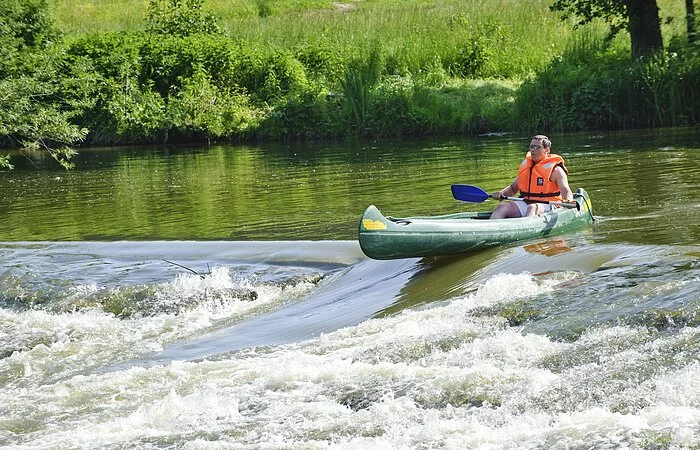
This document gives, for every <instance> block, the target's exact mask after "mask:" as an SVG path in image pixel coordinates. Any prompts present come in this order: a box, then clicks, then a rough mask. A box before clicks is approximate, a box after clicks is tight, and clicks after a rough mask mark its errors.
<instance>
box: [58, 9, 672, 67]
mask: <svg viewBox="0 0 700 450" xmlns="http://www.w3.org/2000/svg"><path fill="white" fill-rule="evenodd" d="M56 1H57V5H56V9H55V14H56V20H57V24H58V26H59V27H60V28H61V29H62V30H64V31H65V33H66V34H67V35H68V36H71V35H79V34H83V33H89V32H103V31H136V30H142V29H143V28H144V17H145V14H146V10H147V7H148V1H147V0H125V1H120V2H114V1H110V0H56ZM551 3H552V0H444V1H437V0H345V1H342V2H333V1H329V0H235V1H232V0H207V1H206V2H205V4H204V7H205V9H207V10H209V11H211V12H212V13H214V14H215V15H216V16H217V17H219V18H220V25H221V26H222V28H223V30H224V31H225V33H227V34H228V35H229V36H230V37H232V38H234V39H240V40H242V41H245V42H247V43H249V44H255V45H257V46H263V47H272V48H279V49H292V50H296V49H298V48H303V47H304V46H307V45H314V46H317V45H319V44H321V45H322V46H325V47H327V48H333V49H335V50H336V51H338V52H340V53H341V56H342V57H343V59H346V58H347V57H349V56H351V55H353V54H354V55H367V54H369V53H370V52H371V50H372V48H373V47H374V46H375V45H376V43H378V42H379V43H381V44H382V46H383V47H384V49H385V51H386V52H387V53H388V62H389V64H391V63H392V61H393V64H394V65H395V66H396V69H397V70H398V71H401V70H404V71H405V70H409V71H411V72H412V73H414V74H416V73H418V72H419V71H421V70H424V68H426V67H431V65H434V63H435V62H436V61H446V60H447V61H455V63H456V66H458V67H459V66H460V63H459V62H460V60H464V59H467V60H469V59H470V58H473V57H474V51H475V50H474V48H472V47H474V46H475V45H476V46H481V47H482V48H483V49H485V51H484V52H481V53H477V56H479V57H480V58H483V60H484V61H483V64H482V65H481V67H480V68H479V70H478V71H477V72H475V73H468V74H467V75H469V77H476V78H493V77H497V78H522V77H524V76H526V75H528V74H531V73H533V71H534V70H535V69H536V68H541V67H544V66H545V65H546V64H547V63H548V62H549V61H550V60H551V59H552V58H553V57H554V56H556V55H560V54H562V53H563V52H564V51H565V49H566V48H567V46H570V45H571V42H572V40H573V39H574V38H575V35H576V34H577V33H576V32H574V31H573V30H572V23H571V22H562V21H561V20H559V16H558V15H557V14H555V13H552V12H550V11H549V9H548V7H549V5H550V4H551ZM659 4H660V6H661V17H662V21H663V22H664V23H665V25H664V36H665V40H666V41H668V40H670V39H671V37H672V36H674V35H679V34H682V30H683V28H684V26H685V25H684V22H683V17H684V1H683V0H660V2H659ZM669 18H670V19H669ZM589 28H591V29H593V30H594V33H595V34H596V35H598V36H603V35H604V33H605V27H603V26H600V25H598V26H593V27H589ZM589 32H590V31H589ZM621 41H622V42H621V43H620V45H623V46H624V45H628V44H627V42H625V40H624V38H623V39H621ZM478 50H479V49H476V51H477V52H478ZM458 75H464V74H458Z"/></svg>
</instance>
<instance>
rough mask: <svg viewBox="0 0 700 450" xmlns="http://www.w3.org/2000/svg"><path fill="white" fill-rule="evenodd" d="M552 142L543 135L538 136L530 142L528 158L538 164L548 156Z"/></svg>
mask: <svg viewBox="0 0 700 450" xmlns="http://www.w3.org/2000/svg"><path fill="white" fill-rule="evenodd" d="M551 147H552V141H550V140H549V138H548V137H547V136H545V135H544V134H538V135H536V136H533V137H532V140H530V156H531V157H532V159H533V160H534V161H535V162H539V161H541V160H543V159H544V158H546V157H547V155H549V151H550V148H551Z"/></svg>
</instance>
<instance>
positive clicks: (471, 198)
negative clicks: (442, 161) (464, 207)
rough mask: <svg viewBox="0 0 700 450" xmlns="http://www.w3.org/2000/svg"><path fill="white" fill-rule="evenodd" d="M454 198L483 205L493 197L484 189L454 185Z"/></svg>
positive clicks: (466, 185)
mask: <svg viewBox="0 0 700 450" xmlns="http://www.w3.org/2000/svg"><path fill="white" fill-rule="evenodd" d="M452 196H453V197H454V198H456V199H457V200H461V201H463V202H472V203H481V202H483V201H485V200H487V199H489V198H490V197H491V196H490V195H489V194H488V193H487V192H486V191H485V190H483V189H481V188H479V187H476V186H469V185H468V184H453V185H452Z"/></svg>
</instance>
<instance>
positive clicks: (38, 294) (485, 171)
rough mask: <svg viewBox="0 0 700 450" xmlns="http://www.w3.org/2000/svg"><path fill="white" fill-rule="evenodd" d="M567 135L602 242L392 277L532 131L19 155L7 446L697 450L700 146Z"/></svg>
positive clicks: (565, 146) (9, 184) (502, 177)
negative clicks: (365, 218)
mask: <svg viewBox="0 0 700 450" xmlns="http://www.w3.org/2000/svg"><path fill="white" fill-rule="evenodd" d="M553 140H554V144H555V148H556V150H557V151H558V152H559V153H560V154H562V155H563V156H564V157H565V158H566V160H567V163H568V166H569V169H570V172H571V175H570V182H571V186H572V187H573V188H576V187H580V186H581V187H585V188H586V189H587V190H588V192H589V193H590V194H591V198H592V203H593V210H594V213H595V215H596V219H597V220H596V222H595V224H594V225H593V226H592V227H590V228H588V229H586V230H583V231H581V232H577V233H573V234H570V235H565V236H560V237H557V238H550V239H544V240H535V241H529V242H523V243H519V244H514V245H509V246H505V247H499V248H494V249H489V250H486V251H482V252H479V253H475V254H472V255H462V256H452V257H441V258H432V259H406V260H397V261H374V260H370V259H367V258H366V257H365V256H364V255H362V252H361V251H360V249H359V246H358V245H357V242H356V241H355V238H356V227H357V221H358V218H359V215H360V214H361V212H362V211H363V210H364V208H365V207H366V206H367V205H368V204H370V203H374V204H376V205H377V206H378V207H379V208H380V209H381V210H382V211H383V212H384V213H386V214H391V215H394V216H401V215H429V214H442V213H447V212H456V211H461V210H475V209H484V208H491V207H493V206H494V205H493V202H488V203H485V204H483V205H467V204H464V203H460V202H457V201H455V200H454V199H452V198H451V197H450V190H449V186H450V184H452V183H468V184H475V185H478V186H481V187H483V188H485V189H486V190H489V191H490V190H495V189H498V188H501V187H503V186H505V185H506V184H507V183H508V182H509V181H510V180H511V179H512V177H514V175H515V170H516V167H517V164H518V163H519V161H520V160H521V159H522V156H523V149H524V148H525V146H526V144H527V143H528V142H529V136H519V135H504V136H490V137H482V138H478V139H472V140H465V139H456V138H455V139H449V140H439V141H431V142H427V141H423V142H413V141H411V142H376V143H372V144H357V145H352V144H347V143H344V144H333V145H328V144H315V145H303V146H302V145H294V146H260V147H251V146H249V147H211V148H163V147H159V148H137V149H135V148H121V149H95V150H83V151H82V152H81V154H80V156H79V158H78V159H77V161H76V169H75V170H74V171H70V172H66V171H63V170H59V169H57V168H55V167H54V165H53V164H51V162H50V161H47V160H46V159H42V158H43V156H42V155H24V156H22V155H16V157H15V158H14V159H13V163H14V164H15V165H16V168H15V170H13V171H9V172H3V173H0V219H1V222H0V223H1V224H2V226H1V227H0V264H1V265H0V447H8V448H32V449H33V448H133V447H139V448H191V449H197V448H202V449H204V448H207V449H209V448H249V447H253V448H304V449H306V448H327V447H328V446H331V447H334V448H353V449H355V448H367V449H374V448H485V449H502V448H518V449H520V448H531V449H535V448H537V449H540V448H543V449H544V448H574V449H578V448H581V449H583V448H586V449H588V448H644V449H647V448H648V449H652V448H654V449H662V448H673V449H677V448H699V447H700V328H698V327H699V326H700V200H698V196H697V192H698V188H700V158H698V156H699V155H700V130H697V129H696V130H660V131H644V132H629V133H620V134H604V135H589V134H576V135H563V136H555V137H553Z"/></svg>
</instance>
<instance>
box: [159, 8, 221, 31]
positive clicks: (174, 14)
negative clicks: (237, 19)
mask: <svg viewBox="0 0 700 450" xmlns="http://www.w3.org/2000/svg"><path fill="white" fill-rule="evenodd" d="M203 3H204V0H149V2H148V12H147V13H146V30H147V31H148V33H151V34H155V35H159V36H160V35H165V36H179V37H184V36H191V35H193V34H211V33H218V32H219V25H218V23H217V18H216V17H215V16H214V15H213V14H211V13H209V12H206V11H204V9H203V8H202V4H203Z"/></svg>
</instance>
